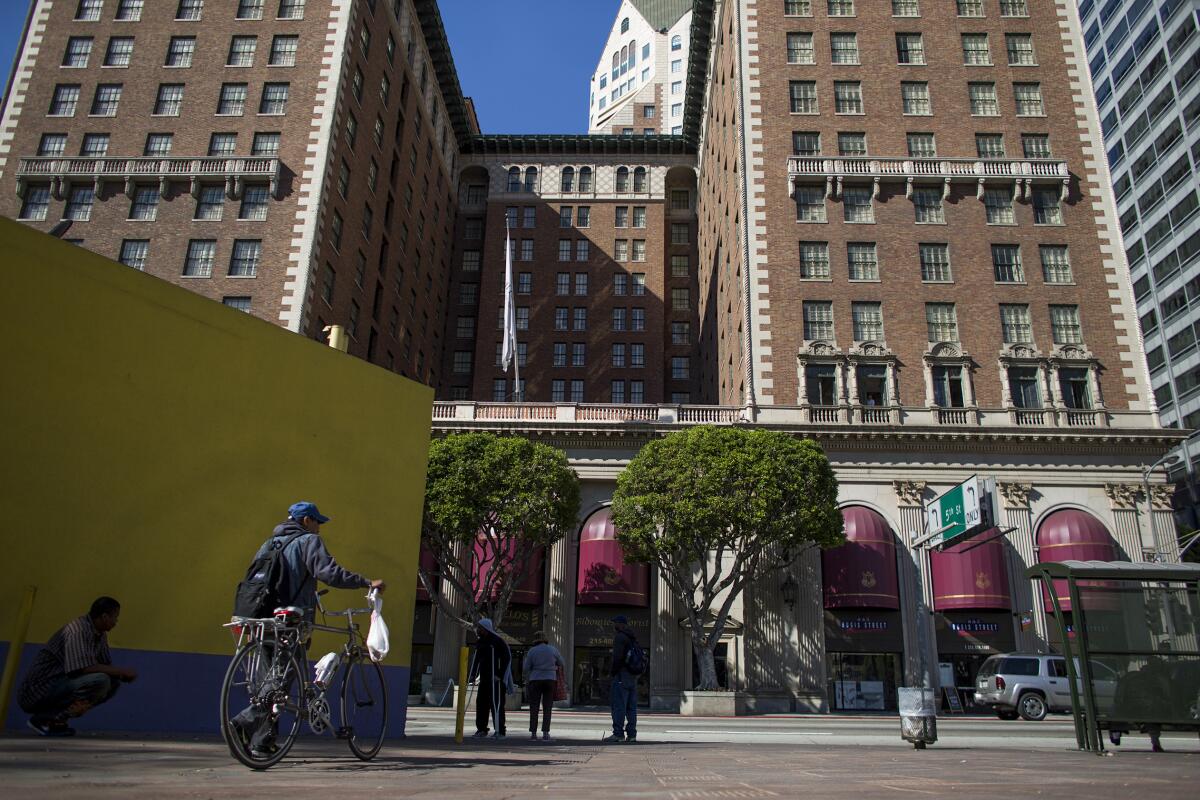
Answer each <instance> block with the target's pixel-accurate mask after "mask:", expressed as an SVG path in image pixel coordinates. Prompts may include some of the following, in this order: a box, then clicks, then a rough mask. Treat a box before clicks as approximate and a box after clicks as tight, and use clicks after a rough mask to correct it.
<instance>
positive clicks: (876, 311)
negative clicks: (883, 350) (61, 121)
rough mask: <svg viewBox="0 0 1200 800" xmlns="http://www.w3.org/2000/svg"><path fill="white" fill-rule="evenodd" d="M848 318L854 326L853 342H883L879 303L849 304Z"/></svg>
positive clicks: (881, 314)
mask: <svg viewBox="0 0 1200 800" xmlns="http://www.w3.org/2000/svg"><path fill="white" fill-rule="evenodd" d="M850 318H851V321H852V323H853V326H854V341H856V342H874V341H882V340H883V306H882V305H881V304H880V303H851V304H850Z"/></svg>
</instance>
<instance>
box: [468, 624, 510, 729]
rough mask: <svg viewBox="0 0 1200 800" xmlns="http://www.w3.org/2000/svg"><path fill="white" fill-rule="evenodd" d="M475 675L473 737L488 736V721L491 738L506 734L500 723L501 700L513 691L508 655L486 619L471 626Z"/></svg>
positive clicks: (506, 645) (492, 626) (502, 709)
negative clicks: (477, 679)
mask: <svg viewBox="0 0 1200 800" xmlns="http://www.w3.org/2000/svg"><path fill="white" fill-rule="evenodd" d="M475 635H476V636H478V637H479V640H478V642H477V643H476V644H475V668H474V669H475V674H477V675H478V676H479V689H478V690H477V691H476V693H475V736H476V737H483V736H487V735H488V722H489V720H490V721H491V722H492V724H494V725H495V737H496V738H497V739H503V738H504V737H505V735H506V734H507V729H506V727H505V722H504V698H505V696H506V695H510V694H512V693H513V691H514V687H513V680H512V651H511V650H509V649H508V642H506V641H504V639H502V638H501V637H500V634H498V633H496V626H495V625H494V624H492V621H491V620H490V619H486V618H485V619H481V620H479V622H477V623H476V624H475Z"/></svg>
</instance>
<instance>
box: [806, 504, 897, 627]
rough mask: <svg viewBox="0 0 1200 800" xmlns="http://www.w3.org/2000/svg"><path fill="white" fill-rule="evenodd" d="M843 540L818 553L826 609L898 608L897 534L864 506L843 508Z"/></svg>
mask: <svg viewBox="0 0 1200 800" xmlns="http://www.w3.org/2000/svg"><path fill="white" fill-rule="evenodd" d="M842 520H843V521H844V522H845V528H846V543H845V544H844V545H841V546H840V547H835V548H833V549H832V550H826V551H824V552H823V553H821V570H822V574H823V575H824V584H825V607H826V608H897V609H898V608H900V587H899V583H898V581H897V578H896V535H895V534H894V533H892V529H891V528H890V527H888V524H887V522H886V521H884V519H883V517H881V516H879V514H877V513H876V512H874V511H872V510H871V509H869V508H865V507H863V506H846V507H845V508H843V509H842Z"/></svg>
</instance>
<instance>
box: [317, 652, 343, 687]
mask: <svg viewBox="0 0 1200 800" xmlns="http://www.w3.org/2000/svg"><path fill="white" fill-rule="evenodd" d="M340 660H341V658H340V657H339V656H338V654H337V653H326V654H325V655H323V656H321V660H320V661H318V662H317V666H316V670H315V673H316V674H315V679H314V681H313V683H316V684H317V685H318V686H321V687H324V686H325V685H326V684H327V683H328V682H329V679H330V678H331V677H333V673H334V671H335V670H336V669H337V668H338V661H340Z"/></svg>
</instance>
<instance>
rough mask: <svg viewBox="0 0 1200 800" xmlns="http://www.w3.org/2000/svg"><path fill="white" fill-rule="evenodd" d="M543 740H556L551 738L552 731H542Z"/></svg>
mask: <svg viewBox="0 0 1200 800" xmlns="http://www.w3.org/2000/svg"><path fill="white" fill-rule="evenodd" d="M542 741H543V742H552V741H554V740H553V739H551V738H550V731H542Z"/></svg>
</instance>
